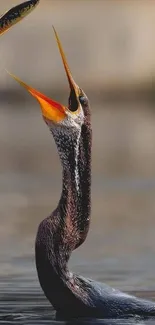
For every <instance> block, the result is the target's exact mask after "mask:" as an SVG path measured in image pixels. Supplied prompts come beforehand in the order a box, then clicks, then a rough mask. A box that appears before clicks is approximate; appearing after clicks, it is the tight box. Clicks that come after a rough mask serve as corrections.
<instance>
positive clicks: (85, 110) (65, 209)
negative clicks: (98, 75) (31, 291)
mask: <svg viewBox="0 0 155 325" xmlns="http://www.w3.org/2000/svg"><path fill="white" fill-rule="evenodd" d="M55 35H56V39H57V43H58V46H59V50H60V53H61V56H62V60H63V64H64V67H65V70H66V74H67V78H68V81H69V85H70V97H69V105H68V107H65V106H63V105H61V104H59V103H57V102H55V101H54V100H52V99H50V98H48V97H46V96H45V95H43V94H41V93H40V92H38V91H37V90H35V89H34V88H32V87H30V86H28V85H26V84H25V83H23V82H22V81H20V80H19V79H18V78H17V77H15V76H14V78H15V79H16V80H17V81H19V82H20V83H21V84H22V85H23V86H24V87H25V88H26V89H27V90H28V91H29V92H30V93H31V94H32V95H33V96H34V97H35V98H36V99H37V100H38V101H39V103H40V105H41V110H42V115H43V118H44V120H45V122H46V124H47V125H48V127H49V129H50V131H51V133H52V135H53V137H54V140H55V142H56V145H57V148H58V152H59V156H60V160H61V163H62V169H63V185H62V194H61V197H60V201H59V203H58V205H57V207H56V209H55V210H54V212H52V214H51V215H50V216H48V217H47V218H45V219H44V220H43V221H42V222H41V223H40V225H39V228H38V232H37V237H36V242H35V256H36V267H37V272H38V278H39V281H40V285H41V287H42V289H43V291H44V293H45V295H46V297H47V299H48V300H49V301H50V303H51V304H52V305H53V307H54V308H55V310H56V312H57V318H59V319H60V318H61V319H69V318H74V317H77V318H79V317H82V318H83V317H84V318H85V317H86V318H90V317H91V318H127V317H137V316H140V317H149V316H155V303H154V302H151V301H145V300H143V299H139V298H136V297H133V296H130V295H127V294H124V293H121V292H120V291H118V290H115V289H113V288H110V287H108V286H107V285H105V284H102V283H98V282H95V281H93V280H91V279H85V278H83V277H81V276H79V275H76V274H73V273H72V272H70V271H69V269H68V260H69V258H70V255H71V253H72V251H73V250H74V249H75V248H77V247H78V246H79V245H81V244H82V243H83V242H84V240H85V239H86V236H87V233H88V229H89V224H90V213H91V147H92V130H91V118H90V107H89V101H88V98H87V96H86V95H85V93H84V92H83V90H82V89H81V88H79V87H78V86H77V84H76V83H75V81H74V80H73V78H72V76H71V73H70V70H69V67H68V65H67V62H66V59H65V56H64V53H63V50H62V47H61V44H60V41H59V39H58V36H57V34H56V32H55Z"/></svg>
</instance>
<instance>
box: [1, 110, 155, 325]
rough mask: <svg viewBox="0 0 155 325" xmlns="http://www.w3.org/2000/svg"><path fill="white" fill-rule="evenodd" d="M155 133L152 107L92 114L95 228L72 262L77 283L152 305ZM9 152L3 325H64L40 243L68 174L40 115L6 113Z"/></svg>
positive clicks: (4, 177) (4, 178)
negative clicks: (43, 279) (48, 292)
mask: <svg viewBox="0 0 155 325" xmlns="http://www.w3.org/2000/svg"><path fill="white" fill-rule="evenodd" d="M154 125H155V112H154V109H153V107H150V106H149V105H147V106H146V105H137V104H135V105H133V104H132V105H131V107H130V105H129V104H128V105H125V106H124V105H122V106H121V105H120V106H119V107H117V105H116V106H115V107H113V106H105V107H104V109H102V107H98V109H97V110H96V111H95V112H94V111H93V130H94V138H93V183H92V198H93V200H92V222H91V228H90V232H89V235H88V238H87V240H86V242H85V243H84V244H83V245H82V246H81V247H80V248H79V249H77V250H76V251H75V252H74V253H73V255H72V257H71V260H70V262H69V264H70V268H71V269H72V270H73V271H76V272H77V273H80V274H82V275H84V276H86V277H92V278H93V279H95V280H98V281H103V282H106V283H108V284H109V285H111V286H114V287H116V288H119V289H120V290H123V291H126V292H130V293H131V292H132V293H134V294H136V295H138V296H142V297H145V298H149V299H153V300H155V199H154V198H155V127H154ZM0 152H1V159H0V247H1V249H0V265H1V267H0V288H1V290H0V310H1V314H0V323H1V324H29V325H30V324H36V325H37V324H38V325H39V324H46V323H49V324H55V321H54V311H53V309H52V307H51V306H50V304H49V303H48V301H47V300H46V299H45V297H44V295H43V293H42V291H41V289H40V286H39V283H38V279H37V275H36V270H35V263H34V240H35V234H36V231H37V226H38V223H39V222H40V220H42V219H43V218H44V217H46V216H47V215H48V214H49V213H50V212H51V211H52V210H53V209H54V208H55V206H56V203H57V201H58V199H59V195H60V191H61V166H60V163H59V159H58V155H57V151H56V147H55V144H54V142H53V140H52V137H51V135H50V133H49V132H48V130H47V128H46V125H44V123H43V122H42V120H41V117H40V112H39V110H37V106H36V107H29V108H28V106H27V104H25V107H24V110H23V111H21V110H20V108H18V109H16V108H15V107H14V106H12V105H11V104H10V105H7V106H5V105H3V107H1V109H0ZM85 322H86V321H85ZM96 322H99V323H102V324H133V323H135V321H134V322H133V321H131V320H128V321H124V320H120V321H119V320H117V321H115V320H107V321H106V320H104V321H103V320H102V321H101V320H98V321H96ZM57 323H58V322H57ZM76 323H78V324H82V321H81V320H80V321H78V320H76V321H74V322H72V324H76ZM89 323H91V321H90V320H89ZM93 323H94V321H93ZM153 323H154V321H153V320H150V321H145V322H140V324H153Z"/></svg>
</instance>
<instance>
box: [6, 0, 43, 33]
mask: <svg viewBox="0 0 155 325" xmlns="http://www.w3.org/2000/svg"><path fill="white" fill-rule="evenodd" d="M39 1H40V0H28V1H25V2H23V3H21V4H19V5H17V6H15V7H12V8H11V9H9V10H8V11H7V12H5V13H4V14H2V15H1V16H0V35H3V34H4V33H5V32H7V31H8V30H9V29H10V28H11V27H12V26H13V25H15V24H16V23H18V22H19V21H21V20H22V19H23V18H24V17H26V16H27V15H28V14H29V13H30V12H31V11H32V10H33V9H34V8H35V7H36V6H37V5H38V3H39Z"/></svg>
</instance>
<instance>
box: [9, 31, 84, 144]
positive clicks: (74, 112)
mask: <svg viewBox="0 0 155 325" xmlns="http://www.w3.org/2000/svg"><path fill="white" fill-rule="evenodd" d="M54 33H55V37H56V40H57V44H58V48H59V51H60V54H61V58H62V61H63V65H64V68H65V72H66V75H67V79H68V83H69V88H70V94H69V99H68V106H64V105H62V104H60V103H58V102H56V101H55V100H53V99H51V98H49V97H47V96H45V95H43V94H42V93H40V92H39V91H37V90H36V89H34V88H32V87H30V86H29V85H27V84H26V83H24V82H23V81H21V80H20V79H19V78H17V77H16V76H14V75H12V74H11V76H12V77H13V78H14V79H15V80H16V81H18V82H19V83H20V84H21V85H22V86H23V87H24V88H26V89H27V91H28V92H29V93H30V94H31V95H32V96H33V97H34V98H36V99H37V101H38V102H39V104H40V107H41V112H42V116H43V119H44V121H45V122H46V124H47V125H48V127H49V129H50V131H51V132H52V134H53V136H54V138H55V140H56V143H57V145H58V146H59V144H62V141H63V147H64V143H65V144H66V146H67V143H68V144H69V143H70V142H75V141H76V139H77V138H78V135H79V133H80V132H81V128H82V125H83V123H84V121H85V115H86V114H85V108H86V107H87V106H88V99H87V96H86V95H85V93H84V92H83V90H82V89H81V88H80V87H79V86H78V85H77V84H76V82H75V81H74V79H73V77H72V75H71V72H70V69H69V66H68V64H67V61H66V58H65V54H64V51H63V49H62V46H61V43H60V40H59V38H58V34H57V32H56V30H55V29H54ZM64 140H65V141H64Z"/></svg>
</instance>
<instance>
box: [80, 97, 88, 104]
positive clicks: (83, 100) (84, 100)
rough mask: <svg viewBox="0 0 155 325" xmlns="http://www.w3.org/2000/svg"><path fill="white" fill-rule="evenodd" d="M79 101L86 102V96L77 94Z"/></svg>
mask: <svg viewBox="0 0 155 325" xmlns="http://www.w3.org/2000/svg"><path fill="white" fill-rule="evenodd" d="M79 101H80V103H81V105H86V104H87V98H86V97H85V96H83V95H81V96H79Z"/></svg>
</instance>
